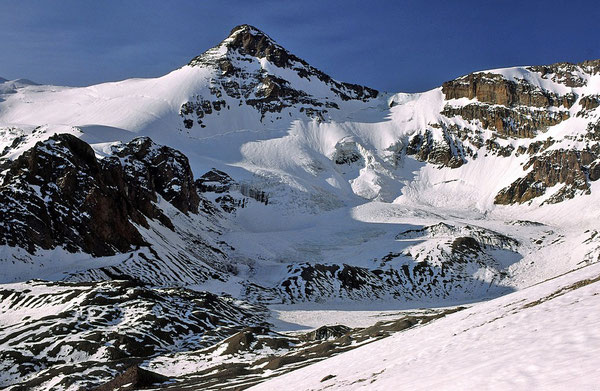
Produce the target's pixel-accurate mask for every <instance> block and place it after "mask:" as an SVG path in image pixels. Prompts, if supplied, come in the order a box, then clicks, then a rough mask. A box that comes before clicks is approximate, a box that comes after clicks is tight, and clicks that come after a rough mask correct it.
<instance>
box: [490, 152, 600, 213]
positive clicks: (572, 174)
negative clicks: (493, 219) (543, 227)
mask: <svg viewBox="0 0 600 391" xmlns="http://www.w3.org/2000/svg"><path fill="white" fill-rule="evenodd" d="M598 152H599V151H598V148H596V149H595V150H594V151H577V150H554V151H550V152H547V153H544V154H542V155H540V156H535V157H532V158H531V159H530V160H529V162H528V163H527V164H525V166H524V167H523V169H524V170H528V169H530V168H531V170H530V171H529V172H528V174H527V175H526V176H525V177H523V178H520V179H518V180H516V181H515V182H513V183H512V184H511V185H510V186H508V187H506V188H504V189H502V190H501V191H500V192H499V193H498V195H497V196H496V198H495V200H494V202H495V203H496V204H513V203H523V202H527V201H529V200H531V199H533V198H535V197H539V196H541V195H543V194H545V193H546V189H547V188H550V187H553V186H555V185H557V184H563V186H562V187H561V188H560V189H559V190H558V191H557V192H556V193H555V194H554V195H553V196H552V197H550V198H549V199H548V200H546V202H548V203H556V202H560V201H563V200H565V199H568V198H573V197H574V196H575V195H576V194H578V193H581V194H589V192H590V186H589V181H595V180H597V179H598V178H599V177H600V154H599V153H598Z"/></svg>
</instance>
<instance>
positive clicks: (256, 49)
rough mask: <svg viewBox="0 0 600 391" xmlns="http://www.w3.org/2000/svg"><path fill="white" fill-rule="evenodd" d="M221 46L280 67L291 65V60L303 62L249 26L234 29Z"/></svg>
mask: <svg viewBox="0 0 600 391" xmlns="http://www.w3.org/2000/svg"><path fill="white" fill-rule="evenodd" d="M220 46H225V47H227V48H228V49H229V50H235V51H237V52H239V53H240V54H242V55H248V56H252V57H256V58H266V59H267V60H269V61H270V62H271V63H273V64H274V65H276V66H278V67H285V66H287V65H289V62H290V60H292V61H301V60H300V59H298V58H296V57H295V56H293V55H292V54H290V53H289V52H288V51H287V50H285V49H284V48H283V47H282V46H281V45H279V44H277V43H276V42H275V41H274V40H273V39H272V38H271V37H269V36H268V35H267V34H265V33H264V32H262V31H261V30H259V29H257V28H256V27H254V26H251V25H248V24H242V25H239V26H237V27H235V28H233V30H231V33H230V34H229V36H228V37H227V38H226V39H225V40H224V41H223V42H222V43H221V45H220ZM292 57H293V58H292Z"/></svg>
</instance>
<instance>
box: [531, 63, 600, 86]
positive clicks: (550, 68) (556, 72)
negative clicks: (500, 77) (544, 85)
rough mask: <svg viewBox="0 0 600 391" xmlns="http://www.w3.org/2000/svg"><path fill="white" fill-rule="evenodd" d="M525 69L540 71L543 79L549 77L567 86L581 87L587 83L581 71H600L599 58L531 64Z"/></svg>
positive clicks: (596, 72)
mask: <svg viewBox="0 0 600 391" xmlns="http://www.w3.org/2000/svg"><path fill="white" fill-rule="evenodd" d="M527 69H529V70H530V71H533V72H538V73H540V74H541V75H542V77H543V78H544V79H550V80H552V81H554V82H556V83H561V84H564V85H566V86H567V87H583V86H585V85H587V79H586V78H585V77H584V76H583V75H582V73H587V74H589V75H595V74H598V73H600V60H590V61H584V62H580V63H579V64H572V63H569V62H559V63H556V64H551V65H538V66H532V67H528V68H527Z"/></svg>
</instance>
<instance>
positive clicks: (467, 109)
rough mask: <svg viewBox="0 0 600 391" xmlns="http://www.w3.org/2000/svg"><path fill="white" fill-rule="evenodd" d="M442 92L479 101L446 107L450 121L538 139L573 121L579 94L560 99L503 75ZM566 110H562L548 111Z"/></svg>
mask: <svg viewBox="0 0 600 391" xmlns="http://www.w3.org/2000/svg"><path fill="white" fill-rule="evenodd" d="M442 92H443V93H444V95H445V96H446V99H460V98H467V99H477V100H478V103H472V104H468V105H465V106H459V107H454V106H450V105H448V106H446V107H445V108H444V110H443V112H442V114H443V115H444V116H446V117H449V118H450V117H455V116H461V117H462V118H464V119H465V120H467V121H470V122H473V121H479V122H480V123H481V126H482V127H484V128H487V129H493V130H496V131H498V133H500V134H501V135H503V136H509V137H527V138H531V137H535V135H536V133H537V132H538V131H545V130H546V129H547V128H548V127H550V126H553V125H556V124H558V123H560V122H562V121H564V120H565V119H567V118H569V112H568V111H567V110H566V109H568V108H570V107H571V106H572V105H573V103H575V101H576V100H577V96H575V94H572V93H569V94H566V95H563V96H559V95H557V94H555V93H554V92H550V91H546V90H543V89H541V88H539V87H536V86H533V85H532V84H530V83H528V82H526V81H525V80H521V81H520V82H518V83H517V82H515V81H512V80H507V79H505V78H504V77H503V76H502V75H498V74H492V73H473V74H470V75H467V76H463V77H460V78H458V79H455V80H452V81H448V82H445V83H444V84H443V85H442ZM549 107H557V108H558V107H563V109H561V110H552V111H550V110H546V109H547V108H549Z"/></svg>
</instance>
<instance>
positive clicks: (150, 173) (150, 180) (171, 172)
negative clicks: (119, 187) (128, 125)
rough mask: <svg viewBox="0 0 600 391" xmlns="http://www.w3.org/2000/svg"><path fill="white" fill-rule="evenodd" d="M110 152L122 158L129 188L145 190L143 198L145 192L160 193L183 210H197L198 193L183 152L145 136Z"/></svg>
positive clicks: (152, 196) (153, 198) (194, 211)
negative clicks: (130, 186) (160, 144)
mask: <svg viewBox="0 0 600 391" xmlns="http://www.w3.org/2000/svg"><path fill="white" fill-rule="evenodd" d="M113 153H114V154H115V155H116V156H118V157H120V158H123V159H124V161H125V165H124V167H125V173H126V176H127V181H128V184H132V185H133V189H136V188H142V189H143V190H146V191H148V193H147V194H144V199H147V197H146V196H148V197H151V198H152V200H153V201H156V194H160V195H161V196H162V197H164V199H165V200H167V201H168V202H170V203H171V204H173V206H175V207H176V208H177V209H179V210H180V211H182V212H183V213H188V212H192V213H198V203H199V201H200V197H199V196H198V193H197V192H196V187H195V184H194V176H193V174H192V170H191V168H190V164H189V162H188V159H187V157H186V156H185V155H184V154H182V153H181V152H179V151H177V150H175V149H173V148H169V147H166V146H159V145H157V144H155V143H154V142H153V141H152V140H150V138H148V137H140V138H137V139H135V140H133V141H131V142H129V143H127V144H124V145H122V146H117V147H115V148H114V150H113ZM140 163H141V164H140ZM141 178H143V179H141ZM136 201H139V200H138V199H136Z"/></svg>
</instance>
